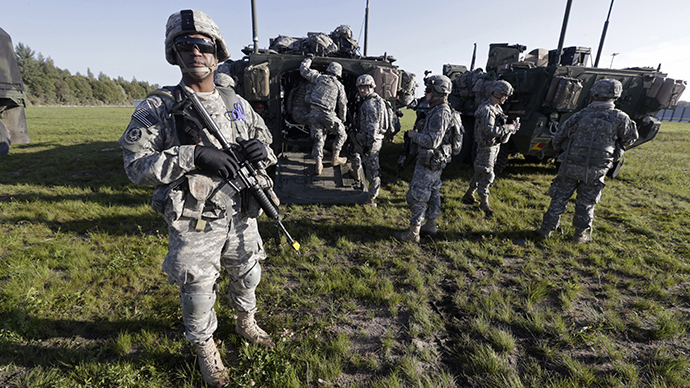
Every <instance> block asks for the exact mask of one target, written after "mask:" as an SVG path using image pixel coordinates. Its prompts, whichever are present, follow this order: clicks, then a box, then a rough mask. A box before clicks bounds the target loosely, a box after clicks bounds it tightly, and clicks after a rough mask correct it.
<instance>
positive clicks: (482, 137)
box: [462, 80, 520, 216]
mask: <svg viewBox="0 0 690 388" xmlns="http://www.w3.org/2000/svg"><path fill="white" fill-rule="evenodd" d="M512 94H513V87H512V86H511V85H510V84H509V83H508V82H507V81H503V80H500V81H496V82H495V83H494V85H493V86H492V88H491V97H489V99H488V100H486V101H485V102H484V103H483V104H482V105H480V106H479V108H477V110H476V111H475V112H474V140H475V142H476V143H477V156H476V157H475V159H474V175H473V176H472V179H471V180H470V187H469V189H467V192H466V193H465V195H464V196H463V197H462V202H463V203H465V204H467V205H472V204H475V203H477V199H476V198H475V197H474V193H475V192H479V207H480V208H481V209H482V210H483V211H484V213H486V215H488V216H490V215H493V213H494V209H492V208H491V205H489V186H491V183H493V181H494V178H495V177H496V175H495V174H494V165H495V164H496V158H497V157H498V152H499V151H500V149H501V144H503V143H507V142H508V139H509V138H510V135H511V134H513V133H515V132H517V131H518V129H519V128H520V124H508V123H507V122H506V120H507V116H506V115H505V114H504V113H503V109H502V108H501V105H503V104H505V102H506V100H507V99H508V97H510V96H511V95H512Z"/></svg>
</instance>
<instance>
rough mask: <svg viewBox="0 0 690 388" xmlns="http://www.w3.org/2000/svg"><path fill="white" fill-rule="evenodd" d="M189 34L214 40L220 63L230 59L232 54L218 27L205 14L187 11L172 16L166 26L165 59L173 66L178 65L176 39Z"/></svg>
mask: <svg viewBox="0 0 690 388" xmlns="http://www.w3.org/2000/svg"><path fill="white" fill-rule="evenodd" d="M188 34H202V35H206V36H208V37H209V38H211V39H213V43H215V45H216V56H217V58H218V62H223V61H225V60H226V59H228V58H230V52H229V51H228V47H227V46H226V45H225V40H224V39H223V35H221V34H220V29H219V28H218V25H216V23H215V22H214V21H213V20H212V19H211V18H210V17H209V16H208V15H207V14H205V13H204V12H202V11H196V10H190V9H186V10H182V11H180V12H175V13H174V14H172V15H170V17H169V18H168V23H167V24H166V25H165V59H167V60H168V62H169V63H170V64H171V65H177V58H176V55H175V50H174V47H173V46H174V45H175V39H177V38H178V37H180V36H183V35H188Z"/></svg>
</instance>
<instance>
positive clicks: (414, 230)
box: [393, 226, 421, 244]
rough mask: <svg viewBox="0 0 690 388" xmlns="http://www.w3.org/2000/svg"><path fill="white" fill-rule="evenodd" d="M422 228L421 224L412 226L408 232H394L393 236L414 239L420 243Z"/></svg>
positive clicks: (413, 240) (401, 238) (408, 239)
mask: <svg viewBox="0 0 690 388" xmlns="http://www.w3.org/2000/svg"><path fill="white" fill-rule="evenodd" d="M420 229H421V228H420V227H419V226H410V229H409V230H408V231H406V232H402V233H398V232H396V233H393V237H395V238H397V239H398V240H400V241H412V242H414V243H417V244H419V230H420Z"/></svg>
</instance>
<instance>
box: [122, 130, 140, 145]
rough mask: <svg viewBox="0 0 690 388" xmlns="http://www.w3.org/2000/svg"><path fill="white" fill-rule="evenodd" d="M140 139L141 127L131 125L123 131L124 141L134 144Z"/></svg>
mask: <svg viewBox="0 0 690 388" xmlns="http://www.w3.org/2000/svg"><path fill="white" fill-rule="evenodd" d="M139 140H141V128H138V127H132V128H130V129H129V130H128V131H127V133H125V141H126V142H127V143H129V144H134V143H136V142H138V141H139Z"/></svg>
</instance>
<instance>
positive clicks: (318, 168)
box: [316, 159, 323, 175]
mask: <svg viewBox="0 0 690 388" xmlns="http://www.w3.org/2000/svg"><path fill="white" fill-rule="evenodd" d="M321 173H323V162H322V161H321V159H316V175H321Z"/></svg>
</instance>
